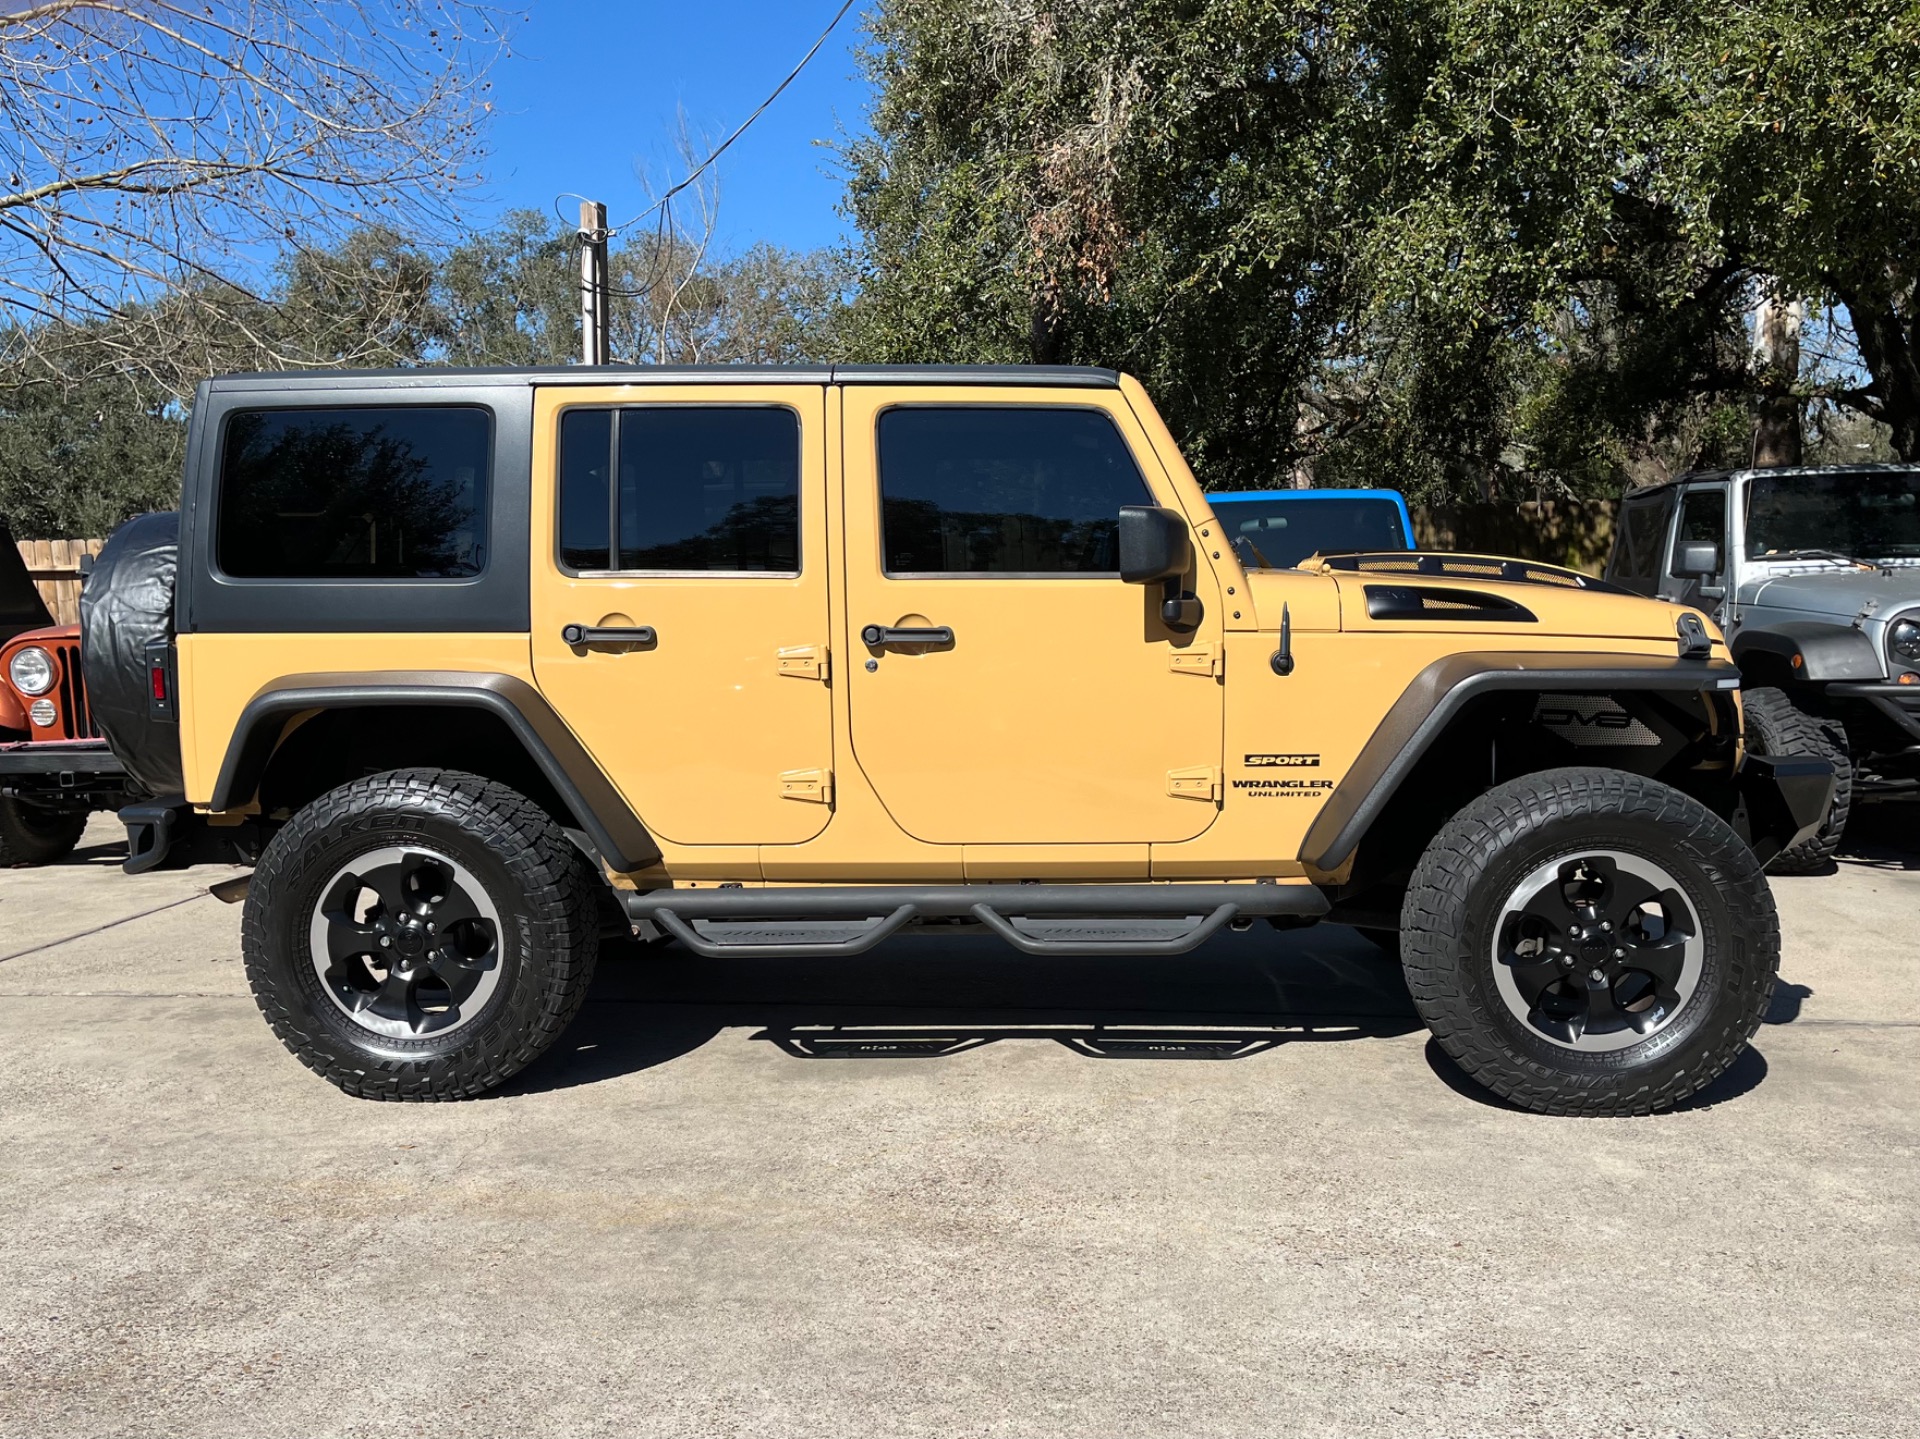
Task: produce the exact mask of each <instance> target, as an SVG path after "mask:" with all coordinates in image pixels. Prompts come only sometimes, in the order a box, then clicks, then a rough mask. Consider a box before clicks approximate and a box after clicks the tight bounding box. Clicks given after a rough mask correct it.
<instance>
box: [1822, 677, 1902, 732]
mask: <svg viewBox="0 0 1920 1439" xmlns="http://www.w3.org/2000/svg"><path fill="white" fill-rule="evenodd" d="M1827 693H1828V694H1830V695H1839V696H1840V697H1842V698H1843V699H1850V700H1865V701H1867V703H1868V704H1870V705H1872V706H1873V707H1874V708H1875V709H1877V710H1879V711H1880V713H1881V714H1883V715H1885V716H1886V717H1887V718H1888V719H1890V720H1892V721H1893V722H1894V723H1895V724H1896V725H1898V726H1899V727H1900V728H1901V729H1903V730H1905V731H1906V732H1907V733H1908V734H1909V735H1911V736H1912V737H1913V738H1914V739H1915V740H1920V685H1903V684H1895V683H1894V682H1893V681H1892V680H1873V681H1868V682H1860V683H1848V684H1837V685H1828V686H1827Z"/></svg>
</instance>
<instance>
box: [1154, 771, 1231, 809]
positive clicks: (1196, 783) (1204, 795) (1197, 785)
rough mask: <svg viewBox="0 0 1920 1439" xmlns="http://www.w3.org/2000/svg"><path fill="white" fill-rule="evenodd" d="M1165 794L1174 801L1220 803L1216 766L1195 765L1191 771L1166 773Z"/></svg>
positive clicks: (1219, 786)
mask: <svg viewBox="0 0 1920 1439" xmlns="http://www.w3.org/2000/svg"><path fill="white" fill-rule="evenodd" d="M1167 793H1168V794H1170V795H1172V796H1173V797H1174V798H1175V799H1207V800H1212V801H1214V802H1215V803H1216V804H1217V803H1219V801H1220V795H1221V781H1220V767H1219V766H1218V765H1210V764H1206V765H1197V766H1195V767H1194V768H1193V769H1170V770H1168V771H1167Z"/></svg>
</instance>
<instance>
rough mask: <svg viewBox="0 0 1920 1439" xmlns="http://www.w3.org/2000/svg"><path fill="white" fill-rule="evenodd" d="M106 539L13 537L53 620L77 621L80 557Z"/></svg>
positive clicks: (78, 611)
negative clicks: (17, 538) (22, 538)
mask: <svg viewBox="0 0 1920 1439" xmlns="http://www.w3.org/2000/svg"><path fill="white" fill-rule="evenodd" d="M105 543H106V541H105V540H15V541H14V545H15V547H16V548H18V549H19V551H20V558H21V559H23V560H25V561H26V563H27V573H28V574H30V575H32V576H33V582H34V585H35V586H36V587H37V588H38V589H39V591H40V598H41V599H43V600H45V601H46V602H47V608H48V609H50V610H52V611H53V619H54V623H55V624H62V625H77V624H79V623H80V557H81V556H82V555H97V554H99V553H100V547H101V546H102V545H104V544H105Z"/></svg>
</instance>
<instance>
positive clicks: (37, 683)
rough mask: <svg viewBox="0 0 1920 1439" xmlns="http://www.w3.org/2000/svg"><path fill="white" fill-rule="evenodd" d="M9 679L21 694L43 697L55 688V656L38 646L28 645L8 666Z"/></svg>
mask: <svg viewBox="0 0 1920 1439" xmlns="http://www.w3.org/2000/svg"><path fill="white" fill-rule="evenodd" d="M7 677H8V678H9V679H11V680H12V681H13V685H14V688H15V689H17V690H19V691H20V693H22V694H28V695H43V694H45V693H46V692H47V691H48V690H50V689H52V688H53V682H54V679H55V675H54V672H53V656H52V655H50V654H48V653H47V652H46V651H45V650H43V649H41V648H40V647H39V646H38V645H28V646H27V647H26V648H25V649H23V650H21V651H20V653H19V654H17V655H15V656H14V657H13V660H12V662H11V663H9V664H8V665H7Z"/></svg>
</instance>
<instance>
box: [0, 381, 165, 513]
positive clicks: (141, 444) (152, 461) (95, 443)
mask: <svg viewBox="0 0 1920 1439" xmlns="http://www.w3.org/2000/svg"><path fill="white" fill-rule="evenodd" d="M185 457H186V425H185V423H184V422H183V420H182V418H181V416H180V414H179V412H178V407H177V406H175V405H174V404H173V401H172V397H171V396H170V395H167V394H165V393H164V392H161V391H159V390H157V388H156V387H152V386H151V385H149V386H146V387H144V388H143V387H141V386H139V385H137V384H135V383H134V382H132V381H130V380H87V381H81V382H77V383H63V382H61V381H60V380H58V379H55V378H44V379H41V380H39V381H37V382H35V383H31V384H25V385H20V386H16V387H15V388H13V389H12V390H10V391H7V392H5V393H0V516H4V517H5V518H6V519H7V520H8V521H9V522H10V523H11V525H12V528H13V533H14V536H15V538H17V539H23V540H26V539H47V538H66V537H73V536H93V535H104V534H106V533H107V532H108V531H109V530H111V529H112V528H113V527H114V526H115V525H117V524H119V523H120V522H121V521H122V520H124V519H126V518H127V517H128V516H130V515H136V514H141V513H143V512H145V511H147V510H164V509H172V508H173V507H174V506H175V505H176V504H177V503H178V500H179V494H180V471H181V466H182V464H183V463H184V461H185Z"/></svg>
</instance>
